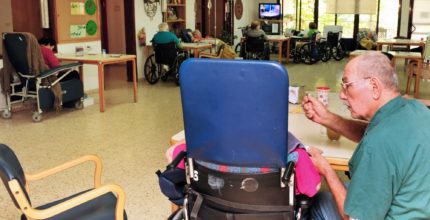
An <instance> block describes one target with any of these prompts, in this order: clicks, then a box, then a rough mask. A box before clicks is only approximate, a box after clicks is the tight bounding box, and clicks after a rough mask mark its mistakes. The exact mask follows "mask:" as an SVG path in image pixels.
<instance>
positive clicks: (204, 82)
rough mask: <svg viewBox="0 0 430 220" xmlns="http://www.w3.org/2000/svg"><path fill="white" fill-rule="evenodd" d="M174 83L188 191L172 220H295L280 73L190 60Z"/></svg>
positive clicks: (261, 66)
mask: <svg viewBox="0 0 430 220" xmlns="http://www.w3.org/2000/svg"><path fill="white" fill-rule="evenodd" d="M180 81H181V85H182V86H181V95H182V106H183V114H184V127H185V134H186V142H187V158H186V164H187V165H186V175H187V182H188V185H189V187H188V190H187V195H186V198H185V202H184V206H183V209H182V210H181V211H180V212H179V213H178V214H177V215H176V216H174V217H173V218H172V219H181V218H184V219H192V220H194V219H199V220H200V219H202V220H203V219H204V220H211V219H214V220H215V219H216V220H224V219H225V220H227V219H236V220H237V219H239V220H241V219H247V220H254V219H258V220H284V219H295V218H296V217H297V212H295V202H296V201H295V197H294V176H293V175H294V173H293V172H292V171H293V167H294V164H293V163H292V162H288V163H287V156H288V153H287V147H286V146H287V141H288V140H287V139H288V138H287V136H288V135H287V134H288V74H287V71H286V70H285V68H284V67H282V66H281V65H279V64H277V63H274V62H261V61H243V60H208V59H191V60H189V61H186V62H184V63H183V66H181V69H180ZM181 215H182V217H180V216H181Z"/></svg>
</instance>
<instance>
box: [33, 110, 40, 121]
mask: <svg viewBox="0 0 430 220" xmlns="http://www.w3.org/2000/svg"><path fill="white" fill-rule="evenodd" d="M32 119H33V122H40V121H42V114H40V113H39V112H33V115H32Z"/></svg>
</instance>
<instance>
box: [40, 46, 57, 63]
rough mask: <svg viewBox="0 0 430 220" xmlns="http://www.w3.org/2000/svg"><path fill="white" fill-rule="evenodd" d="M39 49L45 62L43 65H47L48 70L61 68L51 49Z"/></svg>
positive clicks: (41, 47) (42, 47)
mask: <svg viewBox="0 0 430 220" xmlns="http://www.w3.org/2000/svg"><path fill="white" fill-rule="evenodd" d="M39 47H40V51H41V52H42V56H43V60H45V64H46V65H48V67H49V68H50V69H52V68H55V67H59V66H61V64H60V61H59V60H58V59H57V57H56V56H55V54H54V52H52V50H51V49H49V48H47V47H44V46H39Z"/></svg>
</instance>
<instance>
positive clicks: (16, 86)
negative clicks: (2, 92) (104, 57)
mask: <svg viewBox="0 0 430 220" xmlns="http://www.w3.org/2000/svg"><path fill="white" fill-rule="evenodd" d="M28 35H30V34H28V33H3V44H4V50H5V51H6V52H7V58H8V59H9V61H10V63H11V64H12V66H13V68H14V69H15V71H16V72H17V73H18V75H19V79H17V81H12V82H11V84H10V86H11V92H10V93H8V94H6V102H7V109H6V110H5V111H3V114H2V116H3V118H5V119H6V118H10V117H11V116H12V113H11V110H12V104H14V103H17V102H23V101H25V100H27V99H28V98H36V101H37V109H36V111H35V112H33V116H32V118H33V121H34V122H39V121H41V120H42V112H43V110H46V109H49V108H52V107H53V106H54V99H55V97H54V94H53V92H52V90H51V88H52V87H53V86H54V85H56V84H57V83H59V84H60V85H61V90H62V91H61V92H62V102H63V103H71V102H74V103H75V107H76V108H77V109H81V108H83V97H84V87H83V84H82V82H81V81H80V80H79V79H70V80H67V81H61V80H62V79H63V78H64V77H66V76H67V74H69V73H70V72H72V71H73V70H75V69H76V68H78V67H79V66H81V65H82V64H80V63H70V64H66V65H62V66H60V67H56V68H53V69H48V70H46V71H43V72H41V73H33V71H32V67H31V65H30V63H31V62H32V61H31V60H29V59H28V58H29V56H28V54H27V51H28V47H37V48H38V47H39V45H32V44H33V43H35V42H33V41H30V42H27V38H26V36H28ZM30 37H34V36H32V35H30ZM37 52H38V51H37ZM40 58H41V59H40V60H39V61H38V62H42V63H43V62H44V61H43V58H42V56H40ZM60 72H64V74H63V75H62V76H61V77H59V78H58V79H56V80H55V81H53V82H49V83H48V84H46V83H43V82H44V81H45V80H47V79H48V77H51V76H53V75H57V74H58V73H60ZM9 77H10V78H11V79H12V78H13V77H12V76H9ZM60 81H61V82H60ZM15 97H18V98H19V97H20V98H21V99H20V100H13V99H14V98H15Z"/></svg>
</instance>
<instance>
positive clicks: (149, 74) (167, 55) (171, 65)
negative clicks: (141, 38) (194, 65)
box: [144, 42, 189, 85]
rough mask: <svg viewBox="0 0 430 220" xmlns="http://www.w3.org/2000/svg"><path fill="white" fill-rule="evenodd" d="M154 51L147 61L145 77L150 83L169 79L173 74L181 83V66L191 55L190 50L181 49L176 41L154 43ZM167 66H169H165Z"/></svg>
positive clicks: (177, 81) (176, 80)
mask: <svg viewBox="0 0 430 220" xmlns="http://www.w3.org/2000/svg"><path fill="white" fill-rule="evenodd" d="M153 46H154V53H153V54H151V55H150V56H149V57H148V58H147V59H146V61H145V66H144V73H145V79H146V81H148V83H149V84H151V85H152V84H155V83H157V82H158V80H159V79H160V78H161V80H163V81H167V78H168V77H169V76H173V77H174V80H175V83H176V84H177V85H179V67H180V66H181V63H182V62H184V60H186V59H187V58H188V57H189V54H188V52H186V51H180V50H179V49H178V48H177V46H176V43H175V42H171V43H167V44H156V43H153ZM164 67H167V68H164Z"/></svg>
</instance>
